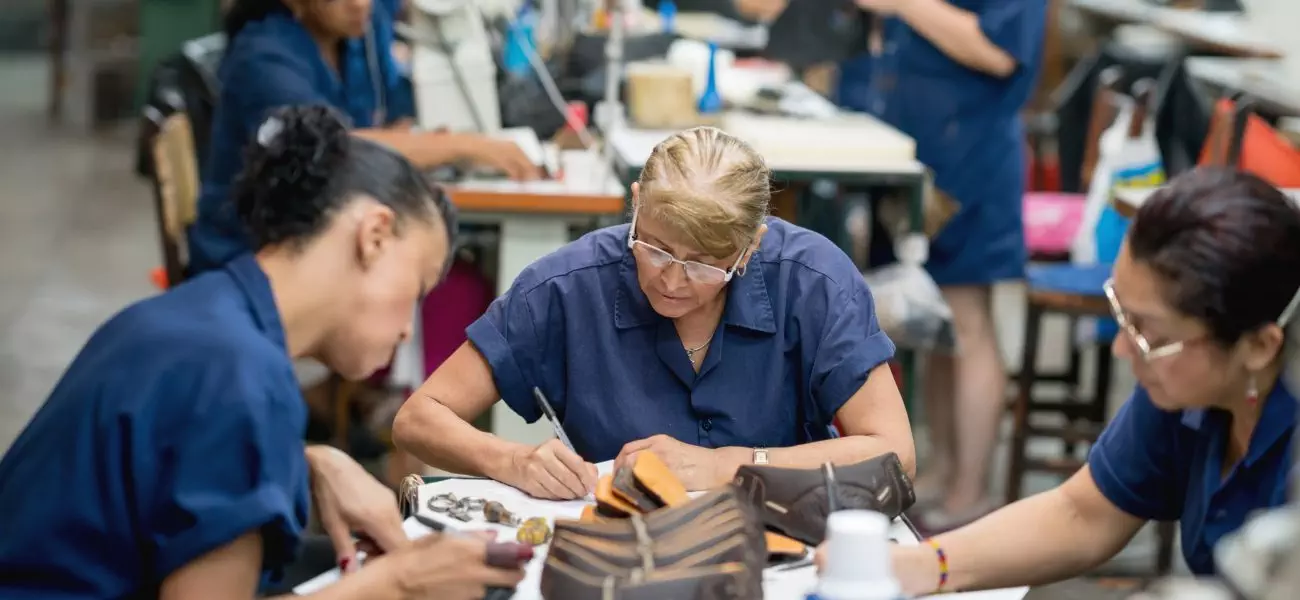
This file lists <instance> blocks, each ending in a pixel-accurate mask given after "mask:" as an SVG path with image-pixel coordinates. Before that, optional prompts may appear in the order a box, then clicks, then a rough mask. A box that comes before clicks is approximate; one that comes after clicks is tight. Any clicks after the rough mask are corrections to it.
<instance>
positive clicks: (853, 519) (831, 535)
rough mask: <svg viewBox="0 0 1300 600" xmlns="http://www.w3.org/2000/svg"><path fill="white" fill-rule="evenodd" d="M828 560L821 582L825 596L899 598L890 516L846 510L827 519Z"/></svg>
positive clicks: (824, 599) (832, 599) (826, 599)
mask: <svg viewBox="0 0 1300 600" xmlns="http://www.w3.org/2000/svg"><path fill="white" fill-rule="evenodd" d="M826 541H827V544H826V549H827V554H828V557H827V562H826V566H825V569H823V571H822V575H821V580H820V581H819V582H818V584H817V597H818V598H820V599H821V600H895V599H897V598H901V597H902V588H901V587H900V586H899V585H898V580H897V579H895V578H894V573H893V566H892V563H891V561H890V556H889V518H888V517H886V516H885V515H883V514H881V513H878V512H875V511H870V510H843V511H839V512H834V513H831V515H830V518H829V519H827V520H826Z"/></svg>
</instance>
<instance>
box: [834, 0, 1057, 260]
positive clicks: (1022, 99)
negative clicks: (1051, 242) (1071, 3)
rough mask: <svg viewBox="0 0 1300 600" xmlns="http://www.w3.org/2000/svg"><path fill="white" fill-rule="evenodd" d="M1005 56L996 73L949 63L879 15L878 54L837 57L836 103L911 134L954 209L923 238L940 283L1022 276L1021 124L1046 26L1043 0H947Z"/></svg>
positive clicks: (927, 44)
mask: <svg viewBox="0 0 1300 600" xmlns="http://www.w3.org/2000/svg"><path fill="white" fill-rule="evenodd" d="M950 3H951V4H953V5H955V6H956V7H957V8H961V9H964V10H967V11H970V12H972V13H974V14H975V15H976V16H977V18H978V20H979V26H980V30H981V31H983V33H984V35H985V36H986V37H987V38H988V39H989V40H990V41H992V42H993V43H994V44H995V45H997V46H998V47H1000V48H1001V49H1002V50H1003V51H1005V52H1006V53H1007V54H1008V55H1010V56H1011V58H1012V59H1013V60H1014V61H1015V63H1016V67H1015V70H1014V71H1013V72H1012V73H1011V75H1010V76H1008V77H1005V78H999V77H995V76H992V75H988V74H985V73H982V72H979V71H976V70H974V69H971V68H970V67H967V66H965V65H962V64H960V63H958V62H957V61H955V60H953V59H952V58H950V57H948V56H947V55H946V54H944V53H943V51H942V50H940V49H939V48H938V47H937V46H935V45H934V44H933V43H931V42H930V41H929V40H927V39H926V38H925V37H924V36H922V35H921V34H920V33H918V32H917V31H916V30H914V29H912V28H911V27H910V26H909V25H908V24H907V23H906V22H904V21H903V20H901V19H899V18H896V17H891V18H885V19H883V21H882V23H881V27H882V40H881V41H882V43H881V46H882V48H881V51H880V53H879V55H878V56H871V57H865V58H864V57H859V58H857V59H854V60H851V61H848V62H846V63H845V64H844V65H843V67H844V69H843V73H842V78H841V81H840V84H839V101H840V103H841V104H842V105H844V106H847V107H854V108H861V109H863V110H866V111H868V112H870V113H872V114H874V115H876V116H877V117H879V118H880V119H881V120H883V121H885V122H886V123H889V124H890V125H893V126H894V127H896V128H898V129H899V130H900V131H902V132H903V133H906V134H907V135H909V136H911V137H912V138H914V139H915V140H916V156H917V159H918V160H920V161H921V162H923V163H925V164H926V165H927V166H929V167H930V168H931V169H933V171H934V177H935V186H936V187H937V188H938V189H939V190H941V191H943V192H945V193H947V194H948V195H949V196H951V197H952V198H953V199H954V200H956V201H957V203H958V204H959V205H960V210H959V211H958V212H957V214H956V215H954V216H953V217H952V219H951V220H950V221H949V222H948V223H947V224H946V225H945V226H944V227H943V229H941V230H940V231H939V233H938V235H937V236H936V237H935V239H934V240H933V242H932V244H931V248H930V254H929V261H928V262H927V264H926V268H927V270H929V272H930V274H931V276H933V277H934V279H935V281H936V282H938V283H939V284H940V285H986V284H990V283H994V282H997V281H1002V280H1007V279H1018V278H1020V277H1022V276H1023V274H1024V264H1025V261H1026V259H1027V252H1026V250H1025V240H1024V225H1023V208H1022V203H1023V196H1024V191H1025V180H1026V173H1025V151H1024V150H1025V144H1026V140H1025V132H1024V127H1023V125H1022V124H1021V122H1020V118H1019V113H1020V111H1021V109H1022V108H1023V107H1024V106H1025V104H1026V103H1027V102H1028V100H1029V97H1030V95H1031V94H1032V92H1033V89H1034V81H1035V79H1036V77H1037V73H1038V68H1039V65H1040V63H1041V51H1042V40H1043V35H1044V31H1045V27H1046V4H1047V3H1046V2H1043V0H950Z"/></svg>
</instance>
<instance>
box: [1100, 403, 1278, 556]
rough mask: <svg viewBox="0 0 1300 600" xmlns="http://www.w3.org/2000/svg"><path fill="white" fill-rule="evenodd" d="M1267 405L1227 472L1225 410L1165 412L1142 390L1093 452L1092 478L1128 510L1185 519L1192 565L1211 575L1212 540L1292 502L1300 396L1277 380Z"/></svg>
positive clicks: (1185, 544)
mask: <svg viewBox="0 0 1300 600" xmlns="http://www.w3.org/2000/svg"><path fill="white" fill-rule="evenodd" d="M1264 402H1265V404H1264V407H1263V409H1262V410H1263V412H1262V413H1261V414H1260V418H1259V424H1258V425H1256V426H1255V432H1254V433H1253V434H1252V435H1251V437H1250V446H1249V447H1248V448H1247V450H1246V454H1245V456H1244V457H1243V458H1242V459H1241V460H1240V461H1239V462H1238V463H1237V464H1236V465H1233V466H1232V467H1231V469H1228V470H1227V471H1226V473H1227V476H1226V477H1225V476H1223V475H1222V474H1223V473H1224V472H1225V470H1224V469H1223V467H1224V464H1223V460H1224V451H1225V448H1227V443H1228V437H1229V435H1230V431H1229V426H1230V421H1231V419H1230V418H1229V416H1228V414H1227V413H1226V412H1223V411H1219V410H1206V409H1189V410H1182V411H1174V412H1165V411H1162V410H1160V409H1158V408H1156V406H1155V405H1154V404H1152V403H1151V397H1150V396H1148V395H1147V392H1146V390H1144V389H1142V388H1138V389H1137V391H1136V392H1134V394H1133V396H1132V397H1131V398H1130V399H1129V401H1128V403H1126V404H1125V405H1124V406H1123V407H1121V408H1120V410H1119V413H1118V414H1116V415H1115V420H1114V421H1112V422H1111V424H1110V425H1109V426H1107V427H1106V431H1105V432H1104V433H1102V435H1101V438H1100V439H1098V440H1097V444H1096V445H1095V446H1094V447H1093V449H1092V452H1091V454H1090V455H1089V456H1088V465H1089V467H1090V469H1091V471H1092V478H1093V480H1094V481H1096V482H1097V487H1098V488H1100V489H1101V493H1102V495H1104V496H1106V498H1107V499H1108V500H1110V501H1111V503H1113V504H1114V505H1115V506H1117V507H1119V508H1120V510H1123V511H1124V512H1126V513H1129V514H1131V515H1133V516H1135V517H1139V518H1142V519H1150V520H1157V521H1174V520H1178V521H1180V522H1181V529H1182V547H1183V558H1184V559H1185V560H1186V561H1187V566H1188V567H1189V568H1190V569H1191V570H1192V572H1193V573H1196V574H1198V575H1213V574H1214V573H1215V565H1214V546H1215V544H1217V543H1218V542H1219V540H1220V539H1221V538H1223V536H1224V535H1227V534H1229V533H1232V532H1233V531H1236V530H1237V528H1239V527H1241V525H1242V523H1243V522H1245V520H1246V518H1247V517H1248V516H1249V515H1250V513H1251V512H1253V511H1255V510H1257V509H1264V508H1271V507H1275V506H1281V505H1282V504H1285V503H1286V500H1287V478H1288V474H1289V473H1290V472H1291V462H1292V461H1291V444H1292V443H1293V442H1292V439H1291V433H1292V431H1293V430H1294V429H1295V426H1296V399H1295V397H1294V396H1292V395H1291V394H1290V393H1289V392H1288V391H1287V390H1286V389H1285V387H1283V384H1282V382H1281V381H1278V383H1277V385H1276V386H1274V388H1273V391H1272V393H1270V394H1269V395H1268V398H1266V399H1265V400H1264Z"/></svg>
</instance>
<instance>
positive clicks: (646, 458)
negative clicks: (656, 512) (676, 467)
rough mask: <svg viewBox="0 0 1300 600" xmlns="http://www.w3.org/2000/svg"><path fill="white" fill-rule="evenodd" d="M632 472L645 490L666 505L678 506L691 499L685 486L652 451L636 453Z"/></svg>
mask: <svg viewBox="0 0 1300 600" xmlns="http://www.w3.org/2000/svg"><path fill="white" fill-rule="evenodd" d="M632 473H633V474H634V475H636V481H637V482H638V483H640V484H641V485H642V487H644V488H645V490H646V491H647V492H649V493H651V494H653V495H654V496H655V497H657V498H659V501H660V502H662V503H663V504H664V505H666V506H680V505H682V504H686V503H687V502H690V501H691V495H690V494H688V493H687V492H686V486H685V485H682V482H681V480H680V479H678V478H677V476H676V475H674V474H673V472H672V469H669V468H668V465H666V464H664V461H663V460H662V459H660V458H659V457H658V456H656V455H655V453H653V452H639V453H637V455H636V462H635V463H634V464H633V465H632Z"/></svg>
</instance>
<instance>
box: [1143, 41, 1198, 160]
mask: <svg viewBox="0 0 1300 600" xmlns="http://www.w3.org/2000/svg"><path fill="white" fill-rule="evenodd" d="M1212 105H1213V101H1212V100H1211V99H1210V98H1209V97H1207V96H1206V95H1205V94H1204V93H1203V92H1201V90H1200V89H1199V88H1198V87H1197V86H1196V85H1195V82H1194V81H1192V80H1191V77H1189V76H1188V74H1187V67H1186V61H1185V59H1183V58H1178V59H1176V60H1172V61H1170V62H1169V64H1167V65H1166V66H1165V69H1164V70H1163V71H1162V72H1161V73H1160V77H1159V79H1158V80H1157V84H1156V93H1155V106H1154V107H1153V110H1154V112H1155V118H1154V121H1155V128H1156V130H1155V133H1156V143H1157V144H1159V146H1160V159H1161V162H1162V163H1164V167H1165V174H1166V175H1168V176H1169V177H1176V176H1177V175H1179V174H1180V173H1183V172H1185V171H1188V170H1190V169H1192V168H1193V167H1195V166H1196V162H1197V157H1198V156H1199V155H1200V153H1201V150H1202V148H1204V147H1205V139H1206V137H1207V135H1208V130H1209V127H1210V117H1211V111H1212V108H1213V106H1212Z"/></svg>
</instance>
